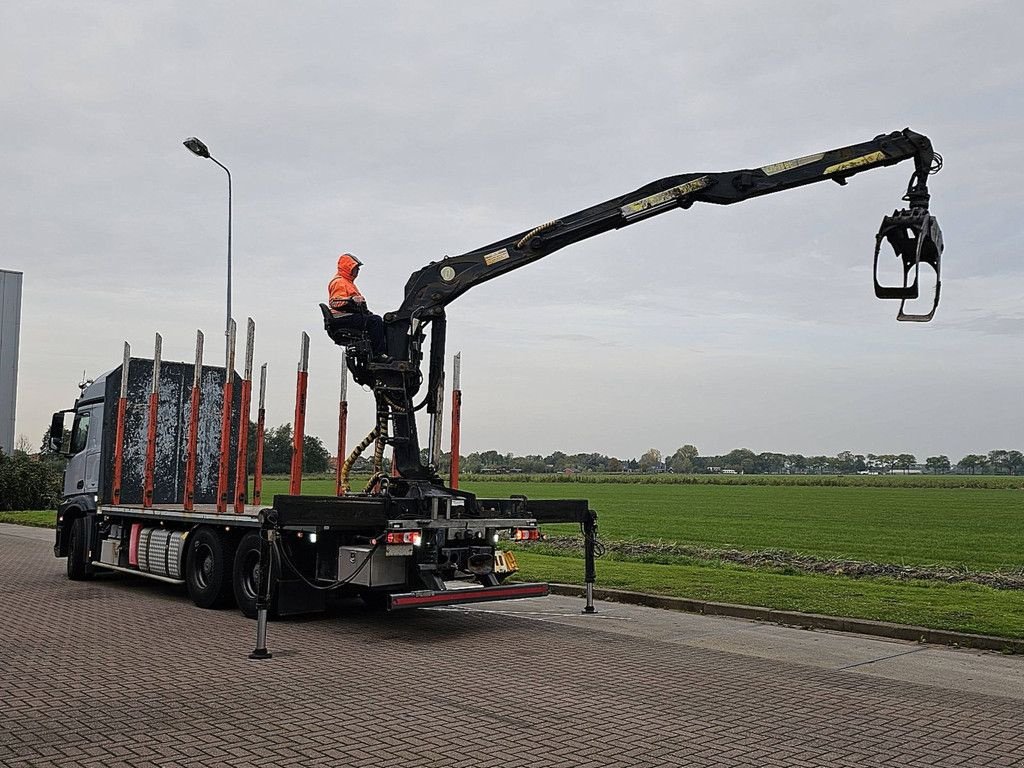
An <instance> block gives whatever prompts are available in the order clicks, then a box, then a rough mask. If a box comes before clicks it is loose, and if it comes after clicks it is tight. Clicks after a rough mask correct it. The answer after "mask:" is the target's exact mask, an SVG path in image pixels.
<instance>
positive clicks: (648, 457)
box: [640, 448, 661, 472]
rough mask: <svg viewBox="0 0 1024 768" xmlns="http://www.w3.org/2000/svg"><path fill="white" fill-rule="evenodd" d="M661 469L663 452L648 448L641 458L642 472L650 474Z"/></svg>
mask: <svg viewBox="0 0 1024 768" xmlns="http://www.w3.org/2000/svg"><path fill="white" fill-rule="evenodd" d="M660 467H661V451H659V450H658V449H657V448H648V449H647V450H646V451H645V452H644V455H643V456H641V457H640V471H642V472H649V471H651V470H652V469H658V468H660Z"/></svg>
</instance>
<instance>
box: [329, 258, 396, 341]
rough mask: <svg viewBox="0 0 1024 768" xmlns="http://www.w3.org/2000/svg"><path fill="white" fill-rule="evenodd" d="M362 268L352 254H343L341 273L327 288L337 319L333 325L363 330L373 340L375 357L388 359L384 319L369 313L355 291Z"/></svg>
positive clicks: (339, 269) (339, 261) (340, 265)
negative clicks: (356, 281) (360, 268)
mask: <svg viewBox="0 0 1024 768" xmlns="http://www.w3.org/2000/svg"><path fill="white" fill-rule="evenodd" d="M362 265H363V262H361V261H360V260H359V259H357V258H356V257H355V256H353V255H352V254H351V253H343V254H341V256H339V257H338V272H337V274H336V275H335V276H334V279H333V280H331V283H330V285H329V286H328V288H327V290H328V292H329V293H330V297H331V298H330V302H329V306H330V308H331V314H332V315H333V316H334V319H333V321H332V322H331V325H332V326H334V327H335V328H347V329H351V330H356V331H362V332H363V333H365V334H366V336H367V338H369V340H370V346H371V348H372V350H373V355H374V357H385V352H386V351H387V348H386V342H385V339H384V320H383V319H381V316H380V315H375V314H373V313H372V312H370V310H369V309H368V308H367V306H366V299H364V298H363V294H361V293H360V292H359V289H358V288H356V284H355V279H356V277H357V276H358V275H359V267H361V266H362Z"/></svg>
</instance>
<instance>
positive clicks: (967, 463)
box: [957, 453, 988, 475]
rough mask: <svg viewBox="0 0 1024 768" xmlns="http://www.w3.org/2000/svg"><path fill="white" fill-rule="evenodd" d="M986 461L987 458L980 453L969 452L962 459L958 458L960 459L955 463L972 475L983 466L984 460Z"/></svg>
mask: <svg viewBox="0 0 1024 768" xmlns="http://www.w3.org/2000/svg"><path fill="white" fill-rule="evenodd" d="M987 461H988V459H986V458H985V457H984V456H982V455H980V454H977V453H969V454H967V455H966V456H964V457H963V458H962V459H960V461H958V462H957V465H958V466H959V467H960V469H962V470H967V473H968V474H971V475H973V474H975V473H976V472H977V471H978V470H979V469H982V468H984V466H985V462H987Z"/></svg>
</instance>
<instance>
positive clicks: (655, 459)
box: [14, 422, 1024, 475]
mask: <svg viewBox="0 0 1024 768" xmlns="http://www.w3.org/2000/svg"><path fill="white" fill-rule="evenodd" d="M67 442H68V441H67V435H65V445H66V444H67ZM42 443H43V445H42V449H43V450H42V452H43V453H44V454H45V453H46V452H47V451H48V443H49V432H47V433H46V434H45V435H44V437H43V441H42ZM292 443H293V432H292V425H291V424H290V423H286V424H281V425H280V426H277V427H271V428H269V429H267V430H266V431H265V434H264V448H263V471H264V473H266V474H269V475H276V474H288V473H289V472H290V471H291V462H292ZM30 448H31V442H30V441H28V440H27V439H26V438H25V437H24V436H21V437H19V441H18V445H17V448H16V449H15V451H14V454H15V455H18V454H26V453H28V451H29V450H30ZM248 448H249V462H248V463H249V472H250V474H251V473H252V472H253V471H254V470H255V466H256V424H255V423H253V422H250V423H249V444H248ZM349 449H351V446H349ZM372 450H373V449H372V446H371V447H370V448H368V449H367V452H366V453H364V455H363V456H362V457H360V458H359V459H358V460H357V461H356V462H355V464H354V466H353V471H355V472H357V473H358V472H365V471H368V470H369V469H370V467H371V457H372ZM342 460H344V457H342ZM423 460H424V462H425V461H426V450H424V451H423ZM333 461H334V457H333V455H332V453H331V451H330V450H329V449H328V448H327V446H326V445H325V444H324V442H323V440H321V439H320V438H319V437H316V436H314V435H305V436H304V440H303V455H302V471H303V472H305V473H323V472H328V471H330V470H331V469H332V463H333ZM436 463H437V468H438V471H440V472H442V473H446V472H448V471H449V469H450V467H451V454H449V453H442V454H441V456H440V457H439V460H438V461H437V462H436ZM384 465H385V469H388V468H389V462H388V460H387V459H385V461H384ZM459 470H460V471H461V472H465V473H466V474H504V473H523V474H546V473H566V472H570V473H571V472H606V473H618V472H674V473H677V474H693V473H707V472H723V471H729V472H737V473H739V472H742V473H743V474H764V475H775V474H852V473H856V472H864V473H872V472H877V473H879V474H888V473H893V472H912V471H923V472H928V473H930V474H949V473H951V472H957V473H961V474H969V475H975V474H992V475H1020V474H1024V453H1022V452H1021V451H1015V450H1002V449H1000V450H993V451H989V452H988V453H987V454H975V453H969V454H967V455H966V456H963V457H962V458H961V459H960V460H959V461H956V462H953V461H951V460H950V458H949V457H948V456H946V455H941V454H940V455H938V456H928V457H927V458H925V460H924V461H923V462H919V461H918V458H917V457H916V456H915V455H914V454H911V453H899V454H895V453H880V454H875V453H867V454H861V453H853V452H852V451H840V452H839V453H837V454H836V455H835V456H824V455H817V456H804V455H802V454H799V453H776V452H772V451H764V452H761V453H754V452H753V451H752V450H750V449H749V448H736V449H734V450H732V451H729V452H728V453H725V454H720V455H712V456H701V455H700V452H699V451H698V450H697V447H696V446H694V445H691V444H686V445H683V446H680V447H679V448H677V449H676V450H675V451H674V452H673V453H672V454H669V455H665V454H663V453H662V452H661V451H660V450H659V449H657V448H650V449H648V450H647V451H645V452H644V453H643V454H642V455H640V456H639V457H634V458H628V459H620V458H618V457H616V456H606V455H605V454H602V453H574V454H567V453H563V452H562V451H555V452H554V453H551V454H548V455H547V456H542V455H540V454H527V455H524V456H517V455H516V454H513V453H500V452H499V451H495V450H490V451H474V452H473V453H469V454H467V455H461V454H460V456H459Z"/></svg>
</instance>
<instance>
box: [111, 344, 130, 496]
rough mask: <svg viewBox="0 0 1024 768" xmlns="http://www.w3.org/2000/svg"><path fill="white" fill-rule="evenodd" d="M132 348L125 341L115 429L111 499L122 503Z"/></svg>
mask: <svg viewBox="0 0 1024 768" xmlns="http://www.w3.org/2000/svg"><path fill="white" fill-rule="evenodd" d="M131 356H132V348H131V347H130V346H129V345H128V342H127V341H126V342H125V343H124V360H123V361H122V363H121V394H120V396H119V397H118V400H117V427H116V429H115V431H114V481H113V483H112V484H111V485H112V489H111V494H110V501H111V503H112V504H120V503H121V467H122V465H123V463H124V416H125V411H126V410H127V408H128V367H129V365H131Z"/></svg>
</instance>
